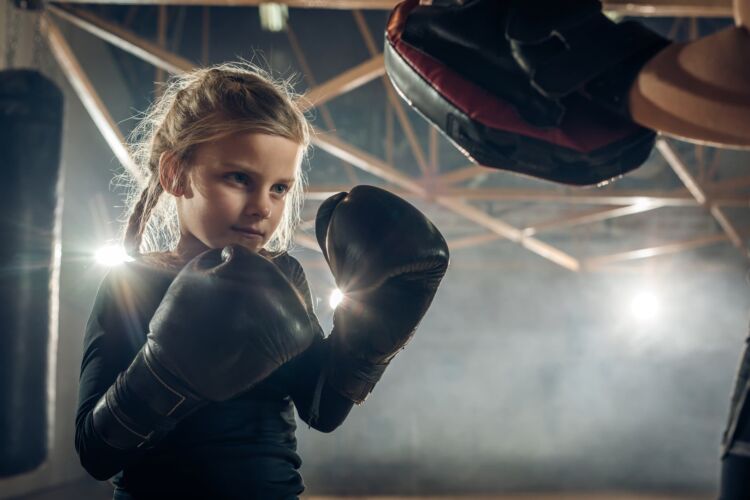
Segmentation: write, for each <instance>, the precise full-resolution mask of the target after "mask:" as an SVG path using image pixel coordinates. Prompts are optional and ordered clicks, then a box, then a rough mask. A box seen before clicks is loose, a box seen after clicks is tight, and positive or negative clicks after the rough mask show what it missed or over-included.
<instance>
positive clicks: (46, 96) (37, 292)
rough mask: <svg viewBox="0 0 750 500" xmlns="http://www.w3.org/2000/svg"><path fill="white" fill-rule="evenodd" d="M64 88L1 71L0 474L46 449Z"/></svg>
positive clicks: (27, 465)
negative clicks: (48, 355) (55, 230)
mask: <svg viewBox="0 0 750 500" xmlns="http://www.w3.org/2000/svg"><path fill="white" fill-rule="evenodd" d="M62 113H63V96H62V93H61V91H60V89H59V88H57V86H56V85H55V84H54V83H53V82H51V81H50V80H48V79H47V78H45V77H44V76H42V75H41V74H40V73H38V72H36V71H31V70H8V71H1V72H0V168H1V170H0V175H1V177H0V207H1V208H0V214H2V216H0V266H2V270H1V271H0V325H2V326H0V332H2V333H0V477H2V476H10V475H14V474H19V473H22V472H27V471H30V470H32V469H34V468H36V467H38V466H39V465H40V464H41V463H42V462H44V460H45V458H46V456H47V446H48V443H47V397H48V391H49V390H54V387H52V388H49V387H47V373H48V367H47V352H48V342H49V338H50V330H49V329H50V321H49V318H50V279H51V277H52V275H53V273H52V266H53V262H54V248H53V246H54V226H55V207H56V204H57V201H56V198H57V196H56V185H57V178H58V170H59V164H60V141H61V132H62Z"/></svg>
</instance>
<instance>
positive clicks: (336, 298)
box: [328, 288, 344, 309]
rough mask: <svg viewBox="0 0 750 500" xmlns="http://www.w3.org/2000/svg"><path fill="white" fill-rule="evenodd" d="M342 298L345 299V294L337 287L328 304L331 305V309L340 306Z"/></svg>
mask: <svg viewBox="0 0 750 500" xmlns="http://www.w3.org/2000/svg"><path fill="white" fill-rule="evenodd" d="M342 300H344V294H343V293H341V290H339V289H338V288H336V289H334V290H333V291H332V292H331V296H330V297H329V299H328V304H329V305H330V306H331V309H336V306H338V305H339V304H340V303H341V301H342Z"/></svg>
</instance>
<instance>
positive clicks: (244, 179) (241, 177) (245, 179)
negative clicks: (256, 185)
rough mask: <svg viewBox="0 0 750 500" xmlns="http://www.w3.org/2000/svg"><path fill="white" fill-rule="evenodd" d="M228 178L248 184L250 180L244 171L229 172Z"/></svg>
mask: <svg viewBox="0 0 750 500" xmlns="http://www.w3.org/2000/svg"><path fill="white" fill-rule="evenodd" d="M226 178H227V179H229V180H230V181H232V182H236V183H238V184H247V182H248V180H249V179H248V176H247V174H243V173H242V172H232V173H229V174H227V175H226Z"/></svg>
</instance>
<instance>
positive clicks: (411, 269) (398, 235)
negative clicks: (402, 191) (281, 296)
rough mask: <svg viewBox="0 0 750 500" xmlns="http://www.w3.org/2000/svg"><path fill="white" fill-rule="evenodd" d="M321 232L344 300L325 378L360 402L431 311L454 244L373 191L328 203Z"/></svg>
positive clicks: (358, 190) (405, 206) (318, 226)
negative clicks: (428, 311)
mask: <svg viewBox="0 0 750 500" xmlns="http://www.w3.org/2000/svg"><path fill="white" fill-rule="evenodd" d="M315 233H316V236H317V239H318V243H319V244H320V247H321V249H322V251H323V255H324V256H325V259H326V261H328V265H329V267H330V268H331V272H332V273H333V276H334V278H335V280H336V285H337V286H338V288H339V290H341V292H343V294H344V298H343V300H342V302H341V303H340V304H339V306H338V307H337V308H336V311H335V313H334V316H333V331H332V332H331V335H330V337H329V342H331V343H332V353H333V357H332V360H331V362H330V363H329V365H328V367H327V372H326V377H327V380H328V382H329V384H330V385H331V386H332V387H333V388H335V389H336V390H337V391H338V392H339V393H341V394H342V395H343V396H345V397H347V398H349V399H350V400H352V401H354V402H355V403H357V404H359V403H362V402H363V401H364V400H365V398H366V397H367V395H368V394H369V393H370V392H371V391H372V389H373V387H374V386H375V384H376V383H377V381H378V380H379V379H380V377H381V376H382V374H383V372H384V370H385V368H386V366H387V365H388V363H390V361H391V359H393V357H394V356H395V355H396V353H397V352H398V351H399V350H400V349H401V348H402V347H404V346H405V345H406V343H407V342H408V341H409V340H410V339H411V337H412V335H413V334H414V332H415V330H416V328H417V325H418V324H419V322H420V321H421V319H422V317H423V316H424V314H425V313H426V312H427V309H428V308H429V306H430V304H431V303H432V299H433V297H434V296H435V292H436V291H437V288H438V285H439V284H440V281H441V280H442V278H443V275H444V274H445V271H446V269H447V267H448V258H449V254H448V245H447V244H446V242H445V239H443V236H442V235H441V234H440V231H438V230H437V228H436V227H435V226H434V225H433V224H432V223H431V222H430V221H429V220H428V219H427V218H426V217H425V216H424V215H423V214H422V213H421V212H420V211H419V210H417V209H416V208H415V207H413V206H412V205H410V204H409V203H407V202H406V201H404V200H402V199H401V198H399V197H398V196H395V195H393V194H391V193H389V192H387V191H384V190H382V189H379V188H376V187H373V186H357V187H355V188H353V189H352V190H351V191H350V192H349V193H339V194H337V195H334V196H332V197H331V198H329V199H328V200H326V201H325V202H324V203H323V204H322V205H321V207H320V209H319V210H318V214H317V217H316V221H315Z"/></svg>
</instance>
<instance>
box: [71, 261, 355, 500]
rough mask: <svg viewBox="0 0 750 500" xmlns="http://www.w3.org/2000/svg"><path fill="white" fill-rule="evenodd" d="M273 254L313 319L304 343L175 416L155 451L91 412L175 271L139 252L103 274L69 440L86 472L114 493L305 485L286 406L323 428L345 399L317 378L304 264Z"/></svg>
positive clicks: (320, 348) (165, 494)
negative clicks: (105, 432) (107, 430)
mask: <svg viewBox="0 0 750 500" xmlns="http://www.w3.org/2000/svg"><path fill="white" fill-rule="evenodd" d="M272 260H273V262H274V263H275V264H276V265H277V266H278V267H279V269H281V271H282V272H283V273H284V274H285V275H286V276H287V278H288V279H289V281H290V282H291V283H292V284H293V285H294V286H295V287H296V288H297V289H298V291H299V292H300V294H301V295H302V296H303V297H304V299H305V302H306V304H307V307H308V310H309V311H310V314H311V317H312V319H313V321H314V324H315V325H317V330H318V335H317V336H316V339H315V341H314V342H313V344H312V345H311V347H309V348H308V349H307V350H306V351H305V352H304V353H303V354H301V355H300V356H298V357H297V358H295V359H294V360H292V361H291V362H289V363H287V364H285V365H284V366H282V367H281V368H280V369H278V370H277V371H276V372H274V373H273V374H272V375H271V376H269V377H268V378H267V379H265V380H264V381H262V382H261V383H259V384H258V385H257V386H255V387H254V388H252V389H251V390H249V391H247V392H245V393H243V394H241V395H239V396H238V397H235V398H233V399H230V400H228V401H224V402H221V403H210V404H208V405H207V406H204V407H202V408H201V409H199V410H197V411H196V412H195V413H193V414H191V415H190V416H188V417H187V418H185V419H184V420H182V421H180V422H178V424H177V426H176V427H175V428H174V429H173V430H172V431H170V432H169V433H168V434H167V435H166V437H165V438H164V439H163V440H162V441H160V442H158V443H156V444H155V445H154V446H153V447H151V448H148V449H136V450H132V451H122V450H118V449H116V448H112V447H111V446H109V445H107V444H106V443H105V442H104V441H103V440H102V439H101V438H100V437H99V436H98V435H97V433H96V432H95V431H94V428H93V426H92V410H93V408H94V406H95V405H96V403H97V401H98V400H99V398H101V397H102V395H103V394H104V393H105V392H106V391H107V389H108V388H109V387H110V385H112V384H113V383H114V381H115V379H116V377H117V375H118V374H119V373H120V372H122V371H124V370H125V369H126V368H127V367H128V366H129V365H130V363H131V361H132V360H133V358H134V357H135V355H136V353H137V352H138V351H139V350H140V349H141V347H142V346H143V344H144V343H145V341H146V335H147V333H148V323H149V321H150V318H151V317H152V316H153V313H154V312H155V311H156V308H157V306H158V305H159V303H160V302H161V299H162V298H163V296H164V294H165V293H166V290H167V288H168V287H169V285H170V284H171V282H172V280H173V279H174V277H175V276H176V272H177V271H175V270H171V269H169V268H164V267H160V266H157V265H154V263H153V262H149V261H148V259H145V258H144V259H141V260H138V261H136V262H132V263H128V264H125V265H123V266H120V267H119V268H116V269H114V270H112V271H110V273H109V274H108V275H107V276H106V277H105V279H104V281H103V282H102V284H101V286H100V288H99V292H98V294H97V297H96V300H95V303H94V307H93V310H92V312H91V316H90V318H89V321H88V324H87V327H86V334H85V337H84V345H83V360H82V362H81V376H80V386H79V401H78V412H77V415H76V440H75V445H76V450H77V451H78V454H79V456H80V459H81V464H82V465H83V466H84V468H85V469H86V470H87V471H88V472H89V473H90V474H91V475H92V476H94V477H95V478H97V479H99V480H104V479H107V478H110V477H112V476H114V475H116V476H115V478H114V480H113V483H114V484H115V486H116V490H115V498H131V497H132V498H175V497H177V498H180V497H181V498H199V497H202V498H251V499H254V498H258V499H276V498H283V499H287V498H296V496H297V495H298V494H300V493H301V492H302V491H303V490H304V484H303V481H302V478H301V476H300V474H299V473H298V471H297V470H298V469H299V467H300V465H301V460H300V457H299V456H298V455H297V453H296V446H297V442H296V438H295V430H296V423H295V417H294V408H293V407H295V406H296V408H297V412H298V413H299V416H300V418H301V419H302V420H303V421H305V422H306V423H307V424H309V425H310V426H312V427H313V428H315V429H317V430H320V431H322V432H330V431H332V430H333V429H335V428H336V427H337V426H338V425H340V424H341V423H342V422H343V421H344V419H345V418H346V416H347V415H348V413H349V411H350V409H351V407H352V403H351V402H350V401H349V400H347V399H345V398H343V397H341V396H340V395H339V394H338V393H336V392H335V391H334V390H333V389H331V388H329V386H328V384H327V383H325V380H324V377H323V376H322V372H323V370H322V368H323V367H324V365H325V363H327V362H330V360H329V349H328V343H327V341H326V340H325V339H324V335H323V332H322V329H321V328H320V325H319V324H318V322H317V318H315V315H314V313H313V307H312V300H311V296H310V290H309V287H308V285H307V280H306V278H305V274H304V271H303V270H302V267H301V266H300V264H299V262H297V261H296V260H295V259H294V258H293V257H291V256H289V255H288V254H285V253H284V254H281V255H278V256H276V257H274V258H273V259H272ZM217 335H218V334H217Z"/></svg>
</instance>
